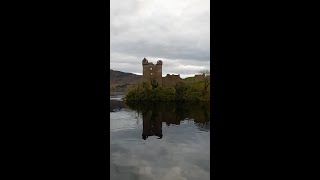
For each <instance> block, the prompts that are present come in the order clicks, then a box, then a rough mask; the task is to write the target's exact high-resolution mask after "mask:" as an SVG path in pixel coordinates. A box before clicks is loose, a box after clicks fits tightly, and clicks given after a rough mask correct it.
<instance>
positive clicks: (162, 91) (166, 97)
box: [124, 81, 210, 102]
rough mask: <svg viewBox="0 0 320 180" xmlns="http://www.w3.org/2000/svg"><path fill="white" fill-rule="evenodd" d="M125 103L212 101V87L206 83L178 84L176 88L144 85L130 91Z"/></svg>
mask: <svg viewBox="0 0 320 180" xmlns="http://www.w3.org/2000/svg"><path fill="white" fill-rule="evenodd" d="M124 100H125V101H138V102H139V101H140V102H145V101H164V102H166V101H171V102H173V101H178V102H188V101H210V86H208V85H207V86H205V82H204V81H200V82H196V83H177V84H176V85H175V86H174V87H152V86H151V85H150V86H149V85H147V84H146V83H144V84H143V85H141V86H137V87H134V88H132V89H131V90H129V91H128V92H127V93H126V95H125V98H124Z"/></svg>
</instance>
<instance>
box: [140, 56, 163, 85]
mask: <svg viewBox="0 0 320 180" xmlns="http://www.w3.org/2000/svg"><path fill="white" fill-rule="evenodd" d="M142 69H143V75H142V76H143V82H147V83H150V82H151V81H152V80H156V81H157V83H158V84H159V86H162V61H161V60H158V61H157V64H155V65H154V64H153V63H152V62H148V60H147V59H146V58H144V59H143V60H142Z"/></svg>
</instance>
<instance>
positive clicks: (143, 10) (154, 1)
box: [110, 0, 210, 78]
mask: <svg viewBox="0 0 320 180" xmlns="http://www.w3.org/2000/svg"><path fill="white" fill-rule="evenodd" d="M110 8H111V14H110V22H111V24H110V26H111V29H110V39H111V42H110V48H111V49H110V52H111V54H110V67H111V69H113V70H119V71H123V72H131V73H135V74H141V73H142V64H141V61H142V59H143V58H144V57H145V58H147V59H148V60H149V62H153V63H156V62H157V60H159V59H161V60H162V61H163V67H162V68H163V69H162V75H163V76H165V75H166V74H180V76H181V77H183V78H184V77H187V76H193V75H194V74H196V73H198V72H199V70H203V69H209V68H210V0H111V2H110Z"/></svg>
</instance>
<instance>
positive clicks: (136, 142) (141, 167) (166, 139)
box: [110, 98, 210, 180]
mask: <svg viewBox="0 0 320 180" xmlns="http://www.w3.org/2000/svg"><path fill="white" fill-rule="evenodd" d="M110 107H111V108H110V117H111V122H110V128H111V129H110V142H111V144H110V148H111V149H110V173H111V179H112V180H129V179H130V180H134V179H141V180H151V179H153V180H158V179H159V180H208V179H210V160H209V159H210V134H209V133H210V107H209V103H183V104H175V103H159V104H141V103H140V104H129V105H126V104H124V102H123V101H121V100H120V98H118V99H117V98H115V99H112V98H110Z"/></svg>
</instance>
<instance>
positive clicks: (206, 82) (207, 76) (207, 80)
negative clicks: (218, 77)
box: [199, 69, 210, 94]
mask: <svg viewBox="0 0 320 180" xmlns="http://www.w3.org/2000/svg"><path fill="white" fill-rule="evenodd" d="M199 73H201V74H204V75H205V77H204V88H203V93H204V94H205V93H206V92H207V91H208V87H209V86H210V70H207V69H203V70H200V71H199Z"/></svg>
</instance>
